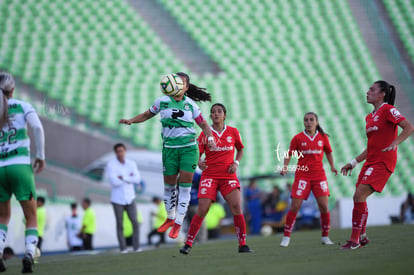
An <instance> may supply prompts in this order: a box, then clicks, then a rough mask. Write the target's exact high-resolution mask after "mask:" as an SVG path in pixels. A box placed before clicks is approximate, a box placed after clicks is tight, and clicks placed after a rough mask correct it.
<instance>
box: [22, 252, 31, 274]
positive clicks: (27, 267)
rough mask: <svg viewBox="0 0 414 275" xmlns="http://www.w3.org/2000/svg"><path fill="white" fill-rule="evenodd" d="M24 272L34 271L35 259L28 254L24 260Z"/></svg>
mask: <svg viewBox="0 0 414 275" xmlns="http://www.w3.org/2000/svg"><path fill="white" fill-rule="evenodd" d="M22 263H23V269H22V273H33V259H32V256H30V255H28V254H26V255H25V256H24V258H23V260H22Z"/></svg>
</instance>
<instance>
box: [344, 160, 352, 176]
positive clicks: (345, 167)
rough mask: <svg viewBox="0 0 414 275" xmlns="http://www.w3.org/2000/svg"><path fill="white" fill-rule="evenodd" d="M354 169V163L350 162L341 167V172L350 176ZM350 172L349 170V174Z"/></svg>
mask: <svg viewBox="0 0 414 275" xmlns="http://www.w3.org/2000/svg"><path fill="white" fill-rule="evenodd" d="M352 169H353V168H352V165H351V164H350V163H347V164H346V165H344V166H343V167H342V168H341V174H342V175H344V176H350V175H351V174H352ZM348 172H349V175H348Z"/></svg>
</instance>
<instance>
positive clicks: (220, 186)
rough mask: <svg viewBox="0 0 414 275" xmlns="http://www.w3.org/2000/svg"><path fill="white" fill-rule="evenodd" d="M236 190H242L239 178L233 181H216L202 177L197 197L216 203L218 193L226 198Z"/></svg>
mask: <svg viewBox="0 0 414 275" xmlns="http://www.w3.org/2000/svg"><path fill="white" fill-rule="evenodd" d="M234 189H240V183H239V180H238V179H237V178H233V179H214V178H210V177H203V176H201V179H200V187H199V188H198V195H197V197H198V198H199V199H200V198H203V199H210V200H212V201H216V198H217V191H220V193H221V194H222V195H223V197H226V196H227V195H228V194H229V193H230V192H231V191H233V190H234Z"/></svg>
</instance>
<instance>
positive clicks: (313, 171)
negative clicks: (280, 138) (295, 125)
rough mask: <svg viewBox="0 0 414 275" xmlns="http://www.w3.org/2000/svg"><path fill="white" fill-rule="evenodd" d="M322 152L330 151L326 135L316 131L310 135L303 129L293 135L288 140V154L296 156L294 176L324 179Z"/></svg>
mask: <svg viewBox="0 0 414 275" xmlns="http://www.w3.org/2000/svg"><path fill="white" fill-rule="evenodd" d="M324 152H325V153H331V152H332V148H331V145H330V144H329V139H328V136H327V135H322V134H321V133H319V132H318V131H316V133H315V135H314V136H313V137H311V136H309V135H308V134H307V133H306V132H305V131H303V132H301V133H299V134H297V135H296V136H294V137H293V139H292V141H291V142H290V147H289V155H290V156H294V157H296V158H298V164H297V169H296V173H295V177H301V178H303V179H308V180H320V179H322V180H323V179H325V178H326V175H325V170H323V163H322V159H323V153H324Z"/></svg>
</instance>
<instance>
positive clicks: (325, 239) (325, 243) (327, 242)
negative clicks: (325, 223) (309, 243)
mask: <svg viewBox="0 0 414 275" xmlns="http://www.w3.org/2000/svg"><path fill="white" fill-rule="evenodd" d="M321 243H322V244H324V245H333V244H334V243H333V242H332V241H331V240H330V239H329V237H322V238H321Z"/></svg>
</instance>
